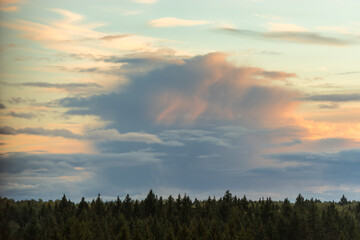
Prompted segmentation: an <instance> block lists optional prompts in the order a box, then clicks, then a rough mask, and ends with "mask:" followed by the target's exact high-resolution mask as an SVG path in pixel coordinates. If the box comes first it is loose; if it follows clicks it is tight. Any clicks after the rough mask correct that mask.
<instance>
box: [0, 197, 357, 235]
mask: <svg viewBox="0 0 360 240" xmlns="http://www.w3.org/2000/svg"><path fill="white" fill-rule="evenodd" d="M2 239H9V240H13V239H20V240H22V239H23V240H26V239H58V240H62V239H76V240H78V239H80V240H82V239H84V240H85V239H86V240H87V239H89V240H92V239H93V240H95V239H96V240H98V239H109V240H110V239H121V240H148V239H154V240H155V239H164V240H177V239H179V240H180V239H181V240H183V239H189V240H194V239H200V240H201V239H204V240H205V239H206V240H207V239H214V240H220V239H224V240H227V239H229V240H230V239H231V240H233V239H234V240H237V239H239V240H240V239H241V240H242V239H248V240H257V239H259V240H266V239H268V240H287V239H292V240H296V239H301V240H307V239H309V240H311V239H317V240H322V239H324V240H325V239H326V240H331V239H334V240H338V239H360V202H355V201H352V202H351V201H348V200H347V199H346V198H345V196H343V197H342V198H341V199H340V201H339V202H338V203H335V202H320V201H319V200H314V199H310V200H306V199H304V197H302V196H301V195H300V194H299V195H298V197H297V198H296V201H295V203H291V202H290V201H289V200H288V199H285V200H284V201H273V200H271V198H267V199H264V198H262V199H260V200H259V201H251V200H248V199H247V198H246V197H245V196H244V197H242V198H238V197H236V196H233V195H232V194H231V193H230V191H226V192H225V194H224V196H223V197H222V198H220V199H218V200H216V199H215V198H210V197H209V198H208V199H207V200H204V201H199V200H197V199H195V200H194V201H193V200H192V199H191V198H190V197H189V196H188V195H186V194H185V195H183V196H181V195H178V196H177V198H176V199H174V198H173V197H172V196H169V197H168V198H167V199H163V198H162V197H159V198H158V197H157V196H156V195H155V194H154V193H153V191H152V190H150V192H149V193H148V195H147V197H146V198H145V199H144V200H133V199H131V198H130V196H129V195H126V197H125V198H124V199H123V201H122V200H121V199H120V198H119V197H118V198H117V200H116V201H111V202H104V201H102V199H101V197H100V194H99V195H98V197H97V198H96V199H94V200H92V202H91V203H89V202H87V201H85V199H84V198H82V199H81V201H80V202H79V203H77V204H75V203H73V202H71V201H70V200H68V199H67V198H66V196H65V195H64V196H63V197H62V199H61V200H56V201H48V202H43V201H42V200H39V201H35V200H26V201H18V202H15V201H14V200H11V199H7V198H1V197H0V240H2Z"/></svg>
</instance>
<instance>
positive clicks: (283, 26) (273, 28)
mask: <svg viewBox="0 0 360 240" xmlns="http://www.w3.org/2000/svg"><path fill="white" fill-rule="evenodd" d="M268 30H269V31H270V32H307V31H308V30H307V29H306V28H305V27H302V26H299V25H295V24H291V23H273V22H270V23H268Z"/></svg>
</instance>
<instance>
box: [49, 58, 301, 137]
mask: <svg viewBox="0 0 360 240" xmlns="http://www.w3.org/2000/svg"><path fill="white" fill-rule="evenodd" d="M225 57H226V56H225V55H224V54H222V53H212V54H208V55H205V56H196V57H193V58H191V59H183V60H182V63H171V64H167V65H165V66H163V67H162V68H157V69H155V70H152V71H150V72H146V73H145V74H142V75H138V74H135V75H132V74H129V78H130V79H131V81H130V83H129V84H128V85H127V86H126V87H125V88H123V89H121V92H120V93H111V94H103V95H95V96H90V97H83V98H81V97H77V98H73V97H69V98H63V99H60V100H57V101H53V102H51V103H49V104H50V105H51V106H63V107H67V108H70V110H69V111H68V112H67V113H68V114H73V115H98V116H100V117H102V118H103V119H104V120H110V121H112V125H111V126H110V127H113V128H116V129H118V130H119V131H120V132H123V131H129V130H130V131H140V130H141V129H143V128H145V129H146V128H147V127H149V126H151V127H152V128H154V127H155V128H160V125H162V124H165V125H168V124H173V125H174V124H180V125H181V124H184V123H187V122H190V123H194V124H197V123H200V122H206V121H207V122H208V123H211V122H214V123H215V122H219V121H225V122H233V121H235V120H239V118H243V122H248V123H253V124H256V123H257V122H258V121H260V120H261V119H262V121H263V120H264V119H266V118H268V117H269V116H270V117H271V116H274V114H277V111H270V109H278V111H280V110H281V109H282V108H284V107H286V106H287V105H288V104H290V103H291V102H292V101H296V96H297V95H298V93H297V92H293V91H291V90H288V89H285V88H280V87H266V86H254V83H255V82H261V81H265V80H264V79H267V80H272V79H274V80H276V79H285V78H289V77H296V75H295V74H293V73H286V72H281V71H278V72H276V71H266V70H263V69H261V68H240V67H235V66H233V65H231V64H230V63H228V62H227V61H226V60H225ZM118 60H119V61H122V60H121V59H118ZM114 61H115V60H114ZM116 61H117V60H116ZM126 61H128V60H126ZM134 61H138V60H134ZM141 61H142V60H141ZM149 61H152V60H149ZM259 77H260V79H259ZM139 96H141V97H139ZM187 101H191V104H190V102H189V103H187ZM172 102H173V103H174V104H175V103H176V104H177V107H176V108H174V109H172V110H170V109H169V110H167V109H166V108H169V107H170V105H171V104H172ZM259 104H260V105H259ZM275 105H276V106H275ZM134 109H136V111H134ZM198 112H199V113H198ZM264 115H267V117H263V116H264ZM274 117H276V116H274ZM139 128H140V129H139Z"/></svg>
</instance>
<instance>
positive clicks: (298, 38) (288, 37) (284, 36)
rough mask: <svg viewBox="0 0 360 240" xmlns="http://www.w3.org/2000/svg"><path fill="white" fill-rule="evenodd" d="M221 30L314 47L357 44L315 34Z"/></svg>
mask: <svg viewBox="0 0 360 240" xmlns="http://www.w3.org/2000/svg"><path fill="white" fill-rule="evenodd" d="M220 30H221V31H225V32H228V33H232V34H236V35H242V36H249V37H254V38H259V39H274V40H282V41H288V42H295V43H304V44H314V45H331V46H347V45H352V44H355V43H356V41H355V40H349V39H340V38H335V37H328V36H324V35H321V34H319V33H314V32H260V31H252V30H245V29H236V28H220Z"/></svg>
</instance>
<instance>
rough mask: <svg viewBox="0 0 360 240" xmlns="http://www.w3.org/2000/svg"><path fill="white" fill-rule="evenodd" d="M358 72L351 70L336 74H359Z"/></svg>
mask: <svg viewBox="0 0 360 240" xmlns="http://www.w3.org/2000/svg"><path fill="white" fill-rule="evenodd" d="M359 73H360V72H358V71H352V72H342V73H338V74H337V75H350V74H359Z"/></svg>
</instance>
